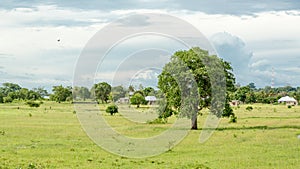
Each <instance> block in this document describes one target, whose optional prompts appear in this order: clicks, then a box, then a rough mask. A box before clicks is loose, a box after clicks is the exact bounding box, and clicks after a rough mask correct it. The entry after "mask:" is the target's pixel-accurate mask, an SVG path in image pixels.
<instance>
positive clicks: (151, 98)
mask: <svg viewBox="0 0 300 169" xmlns="http://www.w3.org/2000/svg"><path fill="white" fill-rule="evenodd" d="M145 100H147V101H156V100H157V99H156V97H155V96H146V97H145Z"/></svg>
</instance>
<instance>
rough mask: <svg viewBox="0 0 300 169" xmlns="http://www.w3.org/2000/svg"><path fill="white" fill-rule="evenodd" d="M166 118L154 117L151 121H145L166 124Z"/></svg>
mask: <svg viewBox="0 0 300 169" xmlns="http://www.w3.org/2000/svg"><path fill="white" fill-rule="evenodd" d="M167 122H168V119H165V118H156V119H154V120H152V121H147V123H148V124H166V123H167Z"/></svg>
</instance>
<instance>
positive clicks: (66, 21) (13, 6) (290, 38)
mask: <svg viewBox="0 0 300 169" xmlns="http://www.w3.org/2000/svg"><path fill="white" fill-rule="evenodd" d="M143 13H157V14H168V15H171V16H174V17H177V18H179V19H182V20H184V21H186V22H188V23H190V24H191V25H192V26H194V27H195V28H196V29H198V30H199V31H200V32H201V33H202V34H203V35H204V36H205V37H206V38H207V39H208V40H209V42H210V43H211V44H212V46H213V48H214V49H215V51H216V53H217V54H218V56H219V57H221V58H223V59H224V60H226V61H228V62H230V63H231V65H232V67H233V73H234V74H235V77H236V82H237V83H239V84H241V85H247V84H249V83H250V82H254V83H255V84H256V86H257V87H264V86H270V85H271V83H272V79H273V81H274V82H273V83H274V86H275V87H277V86H286V85H291V86H300V85H299V84H300V62H299V61H300V59H299V58H300V22H299V21H300V1H294V0H281V1H279V0H266V1H263V2H262V1H255V0H250V1H242V0H211V1H204V0H200V1H196V0H187V1H179V0H160V1H158V0H151V1H150V0H128V1H121V0H116V1H109V0H103V1H96V0H90V1H83V0H77V1H69V0H67V1H59V0H45V1H36V0H24V1H17V0H4V1H1V5H0V20H1V22H0V77H1V78H0V83H4V82H13V83H18V84H20V85H21V86H22V87H26V88H33V87H45V88H46V89H48V90H51V88H52V86H54V85H60V84H61V85H64V86H66V85H72V84H73V76H74V71H75V69H76V65H77V64H78V63H77V61H78V58H79V57H80V56H81V54H82V51H83V50H84V48H85V46H86V44H87V43H88V42H89V41H90V39H91V38H92V37H94V36H95V34H96V33H97V32H99V31H100V32H101V31H102V30H103V28H105V27H106V26H107V25H109V24H110V23H111V22H115V21H116V20H118V19H119V18H123V17H125V16H130V15H133V14H143ZM146 21H147V19H145V18H142V17H136V18H135V19H133V20H132V21H130V22H127V23H126V24H127V25H131V26H144V25H145V24H147V22H146ZM141 44H147V45H148V47H149V46H151V45H152V46H153V49H156V48H157V46H155V45H157V44H173V45H172V46H171V47H168V46H165V47H166V48H168V51H163V50H153V51H154V53H151V56H150V54H149V53H147V51H143V50H141V51H139V52H137V53H133V54H131V55H130V56H131V59H127V62H126V63H127V64H128V63H130V66H131V69H130V70H129V66H128V65H127V66H126V63H124V64H122V65H121V66H120V65H119V69H118V71H117V73H116V70H115V69H105V68H106V67H109V66H110V64H111V63H113V60H114V59H116V58H118V56H121V55H122V56H124V52H125V53H126V51H133V50H136V51H138V48H137V46H138V47H139V48H142V45H141ZM159 46H161V45H159ZM180 49H185V48H184V47H183V46H180V45H179V44H178V43H175V42H174V41H171V40H170V39H169V40H168V39H166V38H162V37H160V38H158V37H157V36H156V35H144V36H142V38H139V37H133V38H131V39H128V40H125V41H123V42H121V43H120V44H119V45H117V47H115V48H114V50H111V51H110V52H109V53H108V56H107V57H106V60H104V61H103V62H102V65H99V66H98V70H97V72H96V73H95V74H94V77H93V76H91V77H90V78H94V80H95V81H106V80H107V81H109V79H111V77H112V76H114V77H115V78H118V79H119V80H120V79H122V78H124V77H125V76H126V75H127V76H128V75H130V77H128V78H129V79H130V80H131V82H132V81H135V82H132V83H135V84H138V83H139V82H141V83H147V82H148V83H149V84H151V85H155V83H154V82H155V79H156V78H155V77H156V76H157V74H159V71H160V68H161V66H163V65H164V64H165V63H166V62H167V61H168V60H167V59H166V57H164V59H162V61H161V62H159V63H160V64H154V65H155V67H151V68H148V69H143V68H142V67H141V66H140V67H139V66H137V67H136V70H133V69H132V65H135V64H134V63H137V62H139V63H140V62H141V60H139V59H138V55H143V56H144V58H152V59H154V60H159V59H158V58H160V57H162V56H170V55H171V54H172V53H173V52H175V51H176V50H180ZM154 54H155V56H153V55H154ZM126 56H127V57H128V56H129V54H126ZM135 57H136V59H134V58H135ZM156 57H157V58H156ZM109 58H111V60H109ZM118 59H119V61H120V58H118ZM160 59H161V58H160ZM146 60H147V59H146ZM150 60H151V59H150ZM121 61H122V60H121ZM143 62H147V63H148V61H145V60H144V61H143ZM149 62H150V61H149ZM113 71H114V72H113ZM126 71H127V72H131V73H125V74H126V75H124V72H126ZM122 73H123V74H122ZM128 78H127V80H128ZM114 82H115V84H116V85H118V84H122V85H128V84H127V83H128V82H125V81H124V82H121V81H120V82H119V81H114Z"/></svg>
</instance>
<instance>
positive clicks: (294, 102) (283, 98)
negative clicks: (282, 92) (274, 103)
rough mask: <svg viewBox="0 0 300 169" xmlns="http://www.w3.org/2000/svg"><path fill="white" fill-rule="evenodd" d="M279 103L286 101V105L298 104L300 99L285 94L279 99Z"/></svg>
mask: <svg viewBox="0 0 300 169" xmlns="http://www.w3.org/2000/svg"><path fill="white" fill-rule="evenodd" d="M278 103H285V104H286V105H293V106H295V105H298V101H297V100H296V99H294V98H293V97H289V96H285V97H282V98H280V99H279V100H278Z"/></svg>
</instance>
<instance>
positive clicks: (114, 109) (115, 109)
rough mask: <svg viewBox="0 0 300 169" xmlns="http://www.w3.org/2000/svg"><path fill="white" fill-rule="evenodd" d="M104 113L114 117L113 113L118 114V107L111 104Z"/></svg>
mask: <svg viewBox="0 0 300 169" xmlns="http://www.w3.org/2000/svg"><path fill="white" fill-rule="evenodd" d="M105 111H106V113H110V115H114V114H115V113H118V106H117V105H115V104H113V105H110V106H108V107H107V108H106V110H105Z"/></svg>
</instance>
